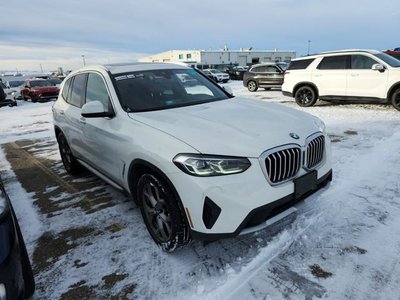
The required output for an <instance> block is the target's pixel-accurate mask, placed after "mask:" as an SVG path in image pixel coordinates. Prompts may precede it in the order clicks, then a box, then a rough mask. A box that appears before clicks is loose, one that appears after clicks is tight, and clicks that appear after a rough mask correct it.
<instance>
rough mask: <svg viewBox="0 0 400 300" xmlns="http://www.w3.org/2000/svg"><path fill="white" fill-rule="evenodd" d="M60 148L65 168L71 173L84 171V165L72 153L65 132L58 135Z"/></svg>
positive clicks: (75, 173)
mask: <svg viewBox="0 0 400 300" xmlns="http://www.w3.org/2000/svg"><path fill="white" fill-rule="evenodd" d="M57 140H58V148H59V150H60V156H61V160H62V162H63V165H64V168H65V170H66V171H67V172H68V173H69V174H71V175H77V174H79V173H80V172H81V171H82V166H81V165H80V164H79V162H78V161H77V160H76V158H75V157H74V155H73V154H72V151H71V148H70V147H69V145H68V142H67V139H66V138H65V136H64V134H62V133H60V134H59V135H58V137H57Z"/></svg>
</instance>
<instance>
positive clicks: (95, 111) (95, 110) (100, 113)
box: [81, 101, 114, 118]
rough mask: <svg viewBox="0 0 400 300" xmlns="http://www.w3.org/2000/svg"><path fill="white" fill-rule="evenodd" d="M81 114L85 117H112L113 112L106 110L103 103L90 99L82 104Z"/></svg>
mask: <svg viewBox="0 0 400 300" xmlns="http://www.w3.org/2000/svg"><path fill="white" fill-rule="evenodd" d="M81 115H82V117H85V118H104V117H109V118H112V117H114V113H113V112H108V111H106V110H105V109H104V106H103V104H102V103H101V102H100V101H91V102H89V103H86V104H84V105H83V106H82V112H81Z"/></svg>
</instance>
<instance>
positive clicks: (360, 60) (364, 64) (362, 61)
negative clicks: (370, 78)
mask: <svg viewBox="0 0 400 300" xmlns="http://www.w3.org/2000/svg"><path fill="white" fill-rule="evenodd" d="M377 63H378V62H377V61H376V60H373V59H372V58H370V57H368V56H365V55H352V56H351V68H352V69H356V70H365V69H367V70H371V69H372V66H373V65H374V64H377Z"/></svg>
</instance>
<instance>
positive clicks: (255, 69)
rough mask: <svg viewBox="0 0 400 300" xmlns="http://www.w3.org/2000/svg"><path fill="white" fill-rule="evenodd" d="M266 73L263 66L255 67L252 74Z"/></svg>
mask: <svg viewBox="0 0 400 300" xmlns="http://www.w3.org/2000/svg"><path fill="white" fill-rule="evenodd" d="M266 71H267V69H266V67H263V66H261V67H254V68H252V69H251V72H254V73H264V72H266Z"/></svg>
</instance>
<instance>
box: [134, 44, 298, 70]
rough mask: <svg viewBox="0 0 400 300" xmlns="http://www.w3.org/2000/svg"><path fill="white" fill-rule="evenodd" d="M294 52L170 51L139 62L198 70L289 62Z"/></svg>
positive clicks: (242, 50) (293, 56) (141, 59)
mask: <svg viewBox="0 0 400 300" xmlns="http://www.w3.org/2000/svg"><path fill="white" fill-rule="evenodd" d="M295 57H296V52H295V51H278V50H252V49H251V48H250V49H240V50H227V49H226V50H170V51H166V52H162V53H159V54H154V55H151V56H146V57H142V58H140V59H139V61H140V62H181V63H186V64H189V65H191V66H196V67H198V68H200V69H204V68H214V67H219V66H226V65H234V66H249V65H253V64H258V63H264V62H278V61H285V62H290V60H292V59H293V58H295Z"/></svg>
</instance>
